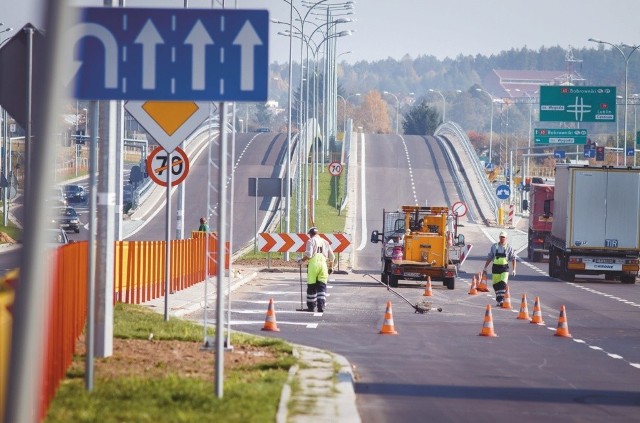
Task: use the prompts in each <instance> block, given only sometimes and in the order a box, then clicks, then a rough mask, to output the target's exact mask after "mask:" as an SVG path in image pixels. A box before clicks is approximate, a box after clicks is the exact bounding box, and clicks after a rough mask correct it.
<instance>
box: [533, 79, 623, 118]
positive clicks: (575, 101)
mask: <svg viewBox="0 0 640 423" xmlns="http://www.w3.org/2000/svg"><path fill="white" fill-rule="evenodd" d="M540 121H542V122H544V121H546V122H615V121H616V87H577V86H566V85H543V86H540Z"/></svg>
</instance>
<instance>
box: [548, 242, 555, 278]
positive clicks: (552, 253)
mask: <svg viewBox="0 0 640 423" xmlns="http://www.w3.org/2000/svg"><path fill="white" fill-rule="evenodd" d="M549 276H551V277H552V278H555V277H556V250H555V248H553V247H551V249H550V250H549Z"/></svg>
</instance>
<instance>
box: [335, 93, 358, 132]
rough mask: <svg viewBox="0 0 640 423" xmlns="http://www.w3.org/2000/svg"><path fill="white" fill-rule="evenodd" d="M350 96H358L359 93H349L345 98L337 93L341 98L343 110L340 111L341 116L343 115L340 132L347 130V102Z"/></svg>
mask: <svg viewBox="0 0 640 423" xmlns="http://www.w3.org/2000/svg"><path fill="white" fill-rule="evenodd" d="M351 97H360V93H355V94H349V95H348V96H347V98H346V99H345V98H344V97H343V96H341V95H340V94H338V98H340V99H342V101H343V102H344V111H343V113H342V117H343V123H342V132H346V131H347V102H348V101H349V99H350V98H351Z"/></svg>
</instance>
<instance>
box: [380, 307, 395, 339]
mask: <svg viewBox="0 0 640 423" xmlns="http://www.w3.org/2000/svg"><path fill="white" fill-rule="evenodd" d="M380 333H381V334H383V335H397V334H398V332H396V328H395V327H394V325H393V312H392V311H391V301H387V310H386V311H385V312H384V322H383V323H382V329H380Z"/></svg>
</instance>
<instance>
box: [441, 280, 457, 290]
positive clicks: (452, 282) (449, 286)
mask: <svg viewBox="0 0 640 423" xmlns="http://www.w3.org/2000/svg"><path fill="white" fill-rule="evenodd" d="M444 285H445V286H446V287H447V289H454V288H455V287H456V278H444Z"/></svg>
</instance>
